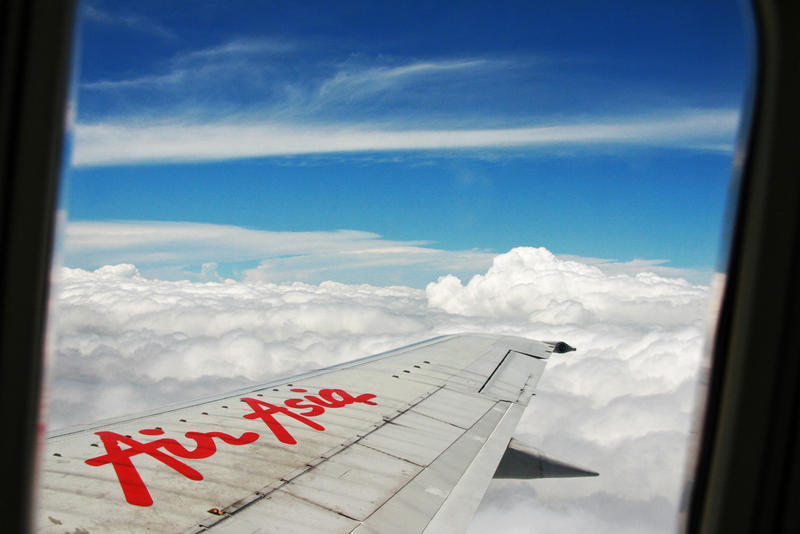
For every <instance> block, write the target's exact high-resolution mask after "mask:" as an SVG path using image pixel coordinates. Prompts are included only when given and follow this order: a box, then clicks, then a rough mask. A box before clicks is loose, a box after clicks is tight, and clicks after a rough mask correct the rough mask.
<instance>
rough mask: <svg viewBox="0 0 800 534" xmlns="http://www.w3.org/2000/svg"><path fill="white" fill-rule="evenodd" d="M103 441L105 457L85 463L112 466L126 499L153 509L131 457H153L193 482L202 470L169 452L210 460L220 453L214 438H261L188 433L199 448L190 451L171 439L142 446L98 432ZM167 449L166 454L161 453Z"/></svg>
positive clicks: (235, 440) (242, 441)
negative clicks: (123, 447) (210, 457)
mask: <svg viewBox="0 0 800 534" xmlns="http://www.w3.org/2000/svg"><path fill="white" fill-rule="evenodd" d="M139 432H140V433H141V434H145V435H156V436H158V435H162V434H163V433H164V431H163V430H161V429H160V428H154V429H144V430H140V431H139ZM95 434H97V435H98V436H100V439H101V440H102V441H103V446H104V447H105V449H106V454H104V455H101V456H98V457H96V458H90V459H89V460H86V463H87V464H88V465H91V466H102V465H106V464H111V465H112V466H113V467H114V471H115V472H116V474H117V479H118V480H119V483H120V486H121V487H122V493H123V494H124V495H125V500H126V501H128V502H129V503H130V504H134V505H136V506H150V505H151V504H153V498H152V497H151V496H150V492H149V491H148V490H147V486H145V484H144V481H143V480H142V477H141V476H140V475H139V471H137V470H136V466H134V465H133V461H132V460H131V458H132V457H133V456H136V455H137V454H146V455H148V456H150V457H151V458H154V459H156V460H158V461H159V462H161V463H163V464H165V465H167V466H169V467H171V468H172V469H174V470H175V471H177V472H178V473H180V474H182V475H183V476H185V477H186V478H188V479H190V480H203V475H202V474H200V472H199V471H197V470H196V469H194V468H192V467H190V466H189V465H187V464H185V463H183V462H181V461H180V460H178V459H177V458H175V457H173V456H170V455H169V454H167V452H169V453H171V454H173V455H174V456H177V457H180V458H190V459H196V458H208V457H209V456H211V455H212V454H214V453H215V452H217V446H216V444H215V443H214V438H217V439H220V440H222V441H224V442H225V443H228V444H229V445H246V444H248V443H253V442H254V441H256V440H257V439H258V434H256V433H255V432H245V433H244V434H242V435H241V436H240V437H238V438H236V437H234V436H231V435H229V434H225V433H223V432H187V433H186V437H187V438H189V439H191V440H194V442H195V444H196V447H195V448H194V449H193V450H189V449H187V448H186V447H184V446H183V445H181V444H180V443H179V442H178V441H176V440H174V439H170V438H161V439H157V440H154V441H151V442H149V443H142V442H140V441H136V440H135V439H133V438H129V437H126V436H124V435H122V434H117V433H116V432H109V431H101V432H95ZM120 443H122V444H123V445H127V446H128V448H127V449H122V447H120ZM161 449H165V450H166V451H167V452H164V451H162V450H161Z"/></svg>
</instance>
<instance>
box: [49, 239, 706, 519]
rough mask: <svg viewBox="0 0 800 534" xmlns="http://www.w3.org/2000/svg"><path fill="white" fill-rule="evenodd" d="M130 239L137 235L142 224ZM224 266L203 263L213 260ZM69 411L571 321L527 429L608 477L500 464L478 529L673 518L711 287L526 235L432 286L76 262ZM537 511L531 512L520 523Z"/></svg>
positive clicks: (551, 329)
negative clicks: (176, 277)
mask: <svg viewBox="0 0 800 534" xmlns="http://www.w3.org/2000/svg"><path fill="white" fill-rule="evenodd" d="M131 239H136V237H135V236H133V237H131ZM214 273H215V267H214V266H213V265H208V266H207V267H206V274H207V275H208V276H209V277H210V278H213V274H214ZM59 287H60V289H59V291H58V292H57V293H56V294H57V296H56V303H57V310H58V313H57V315H56V316H55V317H56V318H55V320H54V324H55V326H54V328H55V337H56V341H55V347H56V351H57V359H56V361H55V366H54V367H53V369H52V370H51V372H50V375H51V379H52V381H51V384H52V385H51V402H50V412H51V414H52V417H53V421H54V425H55V426H63V425H66V424H72V423H78V422H82V421H86V420H91V419H96V418H100V417H108V416H113V415H118V414H122V413H125V412H130V411H136V410H143V409H148V408H155V407H157V406H159V405H162V404H164V403H167V402H174V401H178V400H182V399H187V398H192V397H195V396H199V395H202V394H207V393H208V394H210V393H217V392H220V391H224V390H226V389H233V388H235V387H239V386H244V385H246V384H250V383H253V382H258V381H265V380H267V379H268V378H270V377H273V376H275V375H280V374H285V373H294V372H299V371H301V370H304V369H310V368H316V367H321V366H326V365H331V364H335V363H339V362H342V361H347V360H350V359H353V358H356V357H359V356H363V355H367V354H373V353H377V352H380V351H382V350H386V349H390V348H394V347H396V346H400V345H404V344H408V343H411V342H414V341H418V340H421V339H426V338H429V337H432V336H435V335H439V334H445V333H452V332H458V331H486V332H496V333H508V334H516V335H522V336H527V337H531V338H534V339H564V340H565V341H567V342H569V343H571V344H573V345H575V346H577V347H578V352H575V353H570V354H568V355H564V356H555V357H553V359H552V360H551V362H550V363H549V364H548V368H547V370H546V372H545V374H544V377H543V378H542V381H541V383H540V387H539V392H538V394H537V396H536V397H535V399H534V401H533V402H532V404H531V407H530V408H529V410H528V411H527V412H526V414H525V416H524V418H523V420H522V422H521V424H520V426H519V428H518V431H517V434H518V436H519V437H521V438H522V439H523V440H524V441H526V442H528V443H531V444H533V445H535V446H537V447H538V448H540V449H542V450H544V451H545V452H548V453H550V454H551V455H553V456H555V457H558V458H561V459H564V460H568V461H572V462H574V463H576V464H578V465H583V466H585V467H589V468H592V469H594V470H596V471H599V472H600V474H601V475H600V477H598V478H594V479H564V480H544V481H530V482H518V481H497V482H495V483H493V485H492V487H491V489H490V491H489V493H488V494H487V498H486V499H485V501H484V504H483V505H482V508H481V510H480V511H479V513H478V516H477V517H476V521H475V524H474V525H473V530H472V531H473V532H481V531H487V530H491V531H503V532H530V531H531V525H535V526H536V527H535V528H536V531H537V532H540V533H545V534H546V533H561V532H573V531H581V530H591V531H592V532H600V533H605V532H608V533H611V532H614V533H618V532H623V533H628V532H630V533H634V532H635V533H640V532H671V531H672V528H673V526H674V517H675V511H676V508H677V505H678V500H679V493H680V490H681V473H682V467H683V461H684V456H685V453H686V438H687V435H688V431H689V425H690V420H691V415H692V406H693V398H694V391H695V380H696V376H697V372H698V365H699V361H700V352H701V346H702V343H703V334H704V328H705V323H704V321H703V319H704V318H705V317H706V306H707V305H708V302H709V299H710V297H709V295H710V291H709V288H708V287H705V286H697V285H692V284H689V283H687V282H685V281H682V280H676V279H671V278H666V277H662V276H657V275H655V274H636V275H631V274H625V273H613V274H608V273H604V272H603V271H602V270H601V269H599V268H598V267H597V266H595V265H590V264H588V263H582V262H580V261H575V260H565V259H560V258H558V257H555V256H553V255H552V254H550V253H549V252H548V251H546V250H544V249H529V248H521V249H514V250H512V251H510V252H509V253H507V254H503V255H500V256H498V257H496V258H495V259H494V261H493V263H492V266H491V268H489V269H488V270H487V271H486V273H485V274H483V275H481V276H476V277H474V278H473V279H472V280H470V281H469V282H466V283H464V282H462V281H461V280H457V279H454V278H452V277H444V278H441V279H439V280H438V281H436V282H433V283H431V284H430V285H429V286H428V287H427V289H426V290H425V291H423V290H418V289H412V288H408V287H399V286H395V287H376V286H369V285H345V284H340V283H333V282H324V283H321V284H319V285H311V284H303V283H293V284H272V283H267V282H260V281H242V282H235V281H232V280H226V281H224V282H208V283H198V282H189V281H177V282H166V281H159V280H153V279H148V278H145V277H143V276H142V275H140V274H139V272H138V271H137V269H136V268H135V267H133V266H132V265H116V266H107V267H103V268H101V269H98V270H96V271H94V272H89V271H84V270H80V269H63V270H62V273H61V282H60V286H59ZM521 525H524V526H521Z"/></svg>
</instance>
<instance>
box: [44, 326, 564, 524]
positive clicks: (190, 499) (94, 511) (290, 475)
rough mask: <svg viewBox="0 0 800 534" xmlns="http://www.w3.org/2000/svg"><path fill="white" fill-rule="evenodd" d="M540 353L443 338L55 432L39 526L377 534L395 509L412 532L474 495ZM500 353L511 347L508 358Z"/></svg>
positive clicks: (507, 342) (520, 344)
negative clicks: (179, 404)
mask: <svg viewBox="0 0 800 534" xmlns="http://www.w3.org/2000/svg"><path fill="white" fill-rule="evenodd" d="M543 347H544V349H546V348H547V347H546V346H545V345H543V344H541V343H538V342H531V341H528V340H521V339H519V338H508V337H505V336H487V335H457V336H446V337H443V338H438V339H435V340H431V341H429V342H425V343H421V344H418V345H416V346H412V347H409V348H405V349H399V350H396V351H391V352H389V353H385V354H382V355H377V356H374V357H369V358H364V359H361V360H357V361H355V362H352V363H349V364H342V365H338V366H335V367H334V368H331V369H329V370H327V371H325V370H320V371H314V372H311V373H306V374H304V375H301V376H298V377H294V378H292V379H287V380H285V381H276V382H273V383H269V384H265V385H262V386H257V387H254V388H247V389H244V390H240V391H238V392H236V393H235V394H230V395H228V396H218V397H214V398H212V399H210V400H206V401H205V402H202V403H192V404H190V405H187V406H184V407H179V408H173V409H170V410H169V411H165V412H161V413H153V414H149V415H145V416H141V417H135V418H130V419H123V420H118V421H116V422H110V423H108V424H103V425H100V426H97V427H94V428H86V429H83V430H81V431H76V432H66V433H62V434H61V435H59V436H56V437H53V438H51V439H49V440H48V443H47V451H46V453H45V459H44V460H45V461H44V463H43V476H42V480H41V487H42V497H41V502H42V503H43V505H44V506H43V507H42V509H41V512H40V517H39V528H40V530H41V531H45V532H59V533H60V532H63V531H65V530H68V531H73V530H75V529H76V528H77V529H81V528H82V529H86V530H88V531H90V532H105V531H120V532H125V531H137V532H167V531H173V532H175V531H177V532H180V531H186V532H202V531H208V530H210V531H213V532H259V531H265V532H284V531H285V532H302V531H308V530H304V529H309V528H312V527H314V526H315V525H329V527H330V528H327V527H326V528H324V529H322V530H321V531H325V532H327V531H341V532H348V531H351V530H353V529H354V528H359V529H360V530H359V532H361V531H362V530H363V531H364V532H366V531H369V530H370V529H376V528H377V529H378V530H377V531H379V532H389V531H390V530H385V529H388V528H389V526H388V523H387V521H388V520H389V519H391V518H392V517H397V514H398V513H400V514H402V515H404V516H405V517H407V518H411V517H417V518H418V521H417V520H415V521H412V522H409V520H404V521H403V522H401V524H402V525H403V527H404V529H403V531H404V532H414V531H416V532H421V531H422V530H424V529H425V528H426V525H428V523H429V522H430V521H431V519H432V518H433V519H435V518H436V517H440V518H446V517H448V516H447V514H449V513H453V512H449V511H448V510H460V509H461V507H463V506H467V507H472V506H473V503H472V501H475V498H474V495H478V494H480V495H482V494H483V491H484V490H485V488H486V485H488V479H487V480H484V479H485V478H486V477H485V473H487V472H490V471H491V473H493V471H494V467H495V466H496V464H497V462H498V461H499V458H500V456H502V452H503V450H505V446H506V445H507V443H508V440H509V439H510V437H511V432H513V427H514V426H515V425H516V420H517V419H518V418H519V415H514V417H515V418H512V419H513V421H514V422H513V424H511V423H509V422H508V421H510V420H511V419H509V417H511V416H510V415H509V414H512V413H513V414H516V413H517V412H519V413H521V410H522V408H521V406H522V405H521V404H518V403H517V402H516V401H517V400H519V401H520V402H522V404H526V403H527V395H526V394H528V393H531V392H532V391H531V390H532V387H533V386H534V385H535V382H536V381H537V380H538V376H539V375H540V374H541V368H542V367H543V365H544V360H538V359H536V358H546V357H547V356H548V353H546V352H544V349H543ZM511 348H514V349H519V350H524V351H527V352H525V353H521V354H516V353H514V354H515V355H514V356H513V358H511V359H508V358H506V355H507V354H509V351H510V350H511ZM530 353H535V356H536V357H535V358H534V357H531V356H526V355H524V354H530ZM504 358H506V359H505V360H504ZM531 362H536V363H535V364H534V363H531ZM517 375H519V376H517ZM493 377H494V381H492V379H493ZM482 387H484V388H485V389H487V391H486V392H485V393H481V392H479V390H480V388H482ZM514 390H516V396H517V397H516V398H514V399H512V398H511V397H512V396H513V395H512V393H513V392H514ZM523 390H524V394H523V398H519V397H520V391H523ZM498 401H510V402H498ZM509 407H514V409H513V410H512V409H510V408H509ZM498 425H500V426H499V427H498ZM501 427H502V431H501V430H500V428H501ZM498 448H499V450H500V456H498V457H497V458H496V459H495V458H494V456H497V455H496V454H495V452H496V450H498ZM489 451H491V453H490V452H489ZM470 473H473V474H472V475H470ZM474 473H481V476H476V475H474ZM491 473H490V475H491ZM489 478H491V476H489ZM476 481H477V482H476ZM465 488H466V489H465ZM145 494H147V498H144V495H145ZM137 499H138V502H136V501H137ZM148 499H150V500H151V503H149V504H148V503H147V502H146V501H147V500H148ZM479 500H480V499H479V498H478V500H477V501H476V502H474V506H477V503H478V502H479ZM465 503H466V504H465ZM454 507H455V508H454ZM473 511H474V507H473V508H472V509H471V510H470V514H468V515H470V516H471V513H472V512H473ZM437 514H438V515H437ZM268 518H272V519H270V520H269V522H268V523H264V521H267V519H268ZM437 521H439V522H441V523H442V524H446V523H449V522H450V520H449V519H439V520H437ZM412 523H413V524H414V525H417V524H418V526H419V528H418V529H417V528H416V527H413V528H411V525H412ZM432 524H435V523H432ZM428 528H431V527H428ZM317 530H319V529H317ZM434 531H435V530H434Z"/></svg>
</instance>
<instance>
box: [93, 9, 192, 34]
mask: <svg viewBox="0 0 800 534" xmlns="http://www.w3.org/2000/svg"><path fill="white" fill-rule="evenodd" d="M81 15H82V16H83V17H84V18H85V19H86V20H88V21H91V22H94V23H99V24H106V25H111V26H121V27H124V28H128V29H129V30H134V31H137V32H142V33H148V34H151V35H155V36H157V37H163V38H165V39H175V38H177V36H176V34H175V32H174V31H172V30H171V29H169V28H168V27H166V26H164V25H163V24H161V23H160V22H158V21H157V20H155V19H152V18H149V17H145V16H142V15H138V14H136V13H132V12H126V11H121V10H119V9H115V10H114V11H108V10H106V9H103V8H101V7H98V6H97V5H96V4H94V3H90V2H84V3H83V5H82V6H81Z"/></svg>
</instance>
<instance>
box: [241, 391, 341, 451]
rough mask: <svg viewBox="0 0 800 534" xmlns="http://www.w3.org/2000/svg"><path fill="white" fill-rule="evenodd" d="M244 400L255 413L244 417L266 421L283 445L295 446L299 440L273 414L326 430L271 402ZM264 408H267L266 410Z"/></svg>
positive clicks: (247, 398) (316, 428) (246, 398)
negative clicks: (279, 414)
mask: <svg viewBox="0 0 800 534" xmlns="http://www.w3.org/2000/svg"><path fill="white" fill-rule="evenodd" d="M242 400H243V401H244V402H246V403H247V405H248V406H250V408H252V409H253V413H248V414H245V415H244V416H243V417H244V418H246V419H261V420H262V421H264V423H266V425H267V426H268V427H269V429H270V430H271V431H272V433H273V434H274V435H275V437H276V438H278V441H280V442H281V443H287V444H289V445H294V444H296V443H297V440H296V439H294V437H293V436H292V435H291V434H290V433H289V431H288V430H286V428H285V427H284V426H283V425H282V424H280V422H278V420H277V419H275V418H274V417H273V416H272V414H275V413H281V414H284V415H288V416H289V417H291V418H293V419H295V420H297V421H299V422H301V423H303V424H304V425H307V426H310V427H311V428H313V429H314V430H325V427H324V426H322V425H320V424H319V423H315V422H314V421H312V420H311V419H309V418H307V417H304V416H302V415H300V414H296V413H294V412H293V411H291V410H289V409H288V408H285V407H283V406H276V405H275V404H271V403H269V402H264V401H260V400H258V399H253V398H249V397H245V398H243V399H242ZM264 408H266V410H265V409H264ZM323 411H324V410H323Z"/></svg>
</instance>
